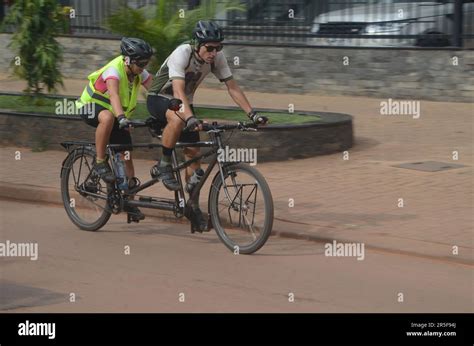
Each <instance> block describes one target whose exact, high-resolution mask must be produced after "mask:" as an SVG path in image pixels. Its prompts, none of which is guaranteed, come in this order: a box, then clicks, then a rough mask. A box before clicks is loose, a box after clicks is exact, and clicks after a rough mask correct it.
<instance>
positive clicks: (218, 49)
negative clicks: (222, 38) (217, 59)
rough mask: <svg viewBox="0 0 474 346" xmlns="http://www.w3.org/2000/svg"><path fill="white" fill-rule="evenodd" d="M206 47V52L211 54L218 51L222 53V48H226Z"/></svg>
mask: <svg viewBox="0 0 474 346" xmlns="http://www.w3.org/2000/svg"><path fill="white" fill-rule="evenodd" d="M204 47H206V50H207V51H208V52H209V53H210V52H213V51H216V52H220V51H221V50H222V48H224V46H223V45H220V46H206V45H205V46H204Z"/></svg>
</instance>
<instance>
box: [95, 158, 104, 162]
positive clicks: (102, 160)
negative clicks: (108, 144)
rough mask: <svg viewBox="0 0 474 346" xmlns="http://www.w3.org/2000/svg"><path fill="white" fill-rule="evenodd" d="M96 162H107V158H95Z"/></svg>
mask: <svg viewBox="0 0 474 346" xmlns="http://www.w3.org/2000/svg"><path fill="white" fill-rule="evenodd" d="M95 162H97V163H104V162H105V159H95Z"/></svg>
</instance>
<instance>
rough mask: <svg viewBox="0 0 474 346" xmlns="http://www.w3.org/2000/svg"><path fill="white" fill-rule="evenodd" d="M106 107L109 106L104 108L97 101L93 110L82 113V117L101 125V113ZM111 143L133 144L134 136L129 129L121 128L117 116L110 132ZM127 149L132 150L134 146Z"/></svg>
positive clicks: (91, 123)
mask: <svg viewBox="0 0 474 346" xmlns="http://www.w3.org/2000/svg"><path fill="white" fill-rule="evenodd" d="M104 109H107V108H104V107H102V106H101V105H99V104H97V103H95V104H94V107H93V112H92V113H91V114H89V115H87V114H82V113H81V118H82V120H84V121H85V123H86V124H87V125H90V126H92V127H97V125H99V113H100V112H102V111H103V110H104ZM109 143H110V144H122V145H132V136H131V135H130V132H129V131H128V130H125V129H120V128H119V123H118V121H117V118H115V121H114V127H113V128H112V132H111V133H110V138H109ZM127 150H130V151H132V150H133V148H130V149H127Z"/></svg>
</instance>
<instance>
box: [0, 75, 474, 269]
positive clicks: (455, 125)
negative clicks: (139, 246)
mask: <svg viewBox="0 0 474 346" xmlns="http://www.w3.org/2000/svg"><path fill="white" fill-rule="evenodd" d="M0 77H1V76H0ZM65 85H67V86H68V90H66V91H63V90H61V91H60V93H64V94H78V93H79V92H80V91H81V89H82V86H83V85H82V81H76V80H66V81H65ZM21 89H22V84H21V82H17V81H6V82H5V81H2V83H1V87H0V90H3V91H20V90H21ZM247 95H248V97H249V100H250V101H251V103H252V104H253V105H254V106H255V107H262V108H278V109H287V108H288V104H289V103H293V104H294V105H295V109H297V110H311V111H315V110H316V111H317V110H321V111H328V112H342V113H349V114H351V115H353V116H354V134H355V145H354V147H353V148H352V149H351V150H350V152H349V154H350V157H349V160H343V157H342V153H339V154H334V155H327V156H319V157H315V158H310V159H305V160H295V161H287V162H274V163H262V164H258V165H257V167H256V168H257V169H258V170H260V172H261V173H262V174H263V175H264V176H265V178H266V179H267V181H268V183H269V185H270V188H271V191H272V194H273V199H274V203H275V223H274V230H275V234H277V235H280V236H285V237H296V238H303V239H311V240H315V241H322V242H332V240H333V239H336V240H337V241H348V242H363V243H365V246H366V247H371V248H375V249H381V251H390V252H395V253H403V254H410V255H415V256H426V257H429V258H435V259H440V260H447V261H451V262H458V263H465V264H471V265H472V263H473V261H472V259H473V257H472V256H473V251H472V250H473V228H474V227H473V226H474V218H473V215H474V213H473V211H474V210H473V171H472V166H473V163H474V162H473V161H474V157H473V144H474V143H473V117H474V109H473V105H472V104H463V103H446V102H443V103H437V102H429V101H426V102H425V101H421V117H420V118H419V119H413V118H412V117H409V116H382V115H380V102H381V101H386V100H381V99H371V98H360V97H357V98H356V97H328V96H325V97H321V96H316V95H285V94H281V95H275V94H266V93H255V92H249V93H247ZM195 100H196V102H197V104H213V105H232V101H231V99H230V97H229V96H228V94H227V93H226V92H225V91H223V90H211V89H200V90H199V91H198V93H197V95H196V98H195ZM17 150H19V151H20V152H21V155H22V156H21V160H15V151H17ZM454 150H456V151H458V152H459V160H457V161H453V160H452V152H453V151H454ZM65 155H66V152H65V151H64V152H57V151H46V152H42V153H34V152H31V151H30V150H29V149H27V148H15V147H6V148H1V149H0V159H1V162H2V164H1V165H0V191H1V192H0V197H4V198H18V199H27V200H42V201H52V202H53V201H54V202H59V203H60V198H59V170H60V165H61V162H62V160H63V159H64V157H65ZM419 161H440V162H444V163H456V164H461V165H465V167H463V168H458V169H452V170H445V171H440V172H422V171H416V170H408V169H402V168H395V167H393V166H394V165H397V164H400V163H409V162H419ZM151 165H152V161H148V160H136V161H135V166H136V171H137V176H138V177H139V178H140V179H142V180H145V179H148V177H149V169H150V167H151ZM153 188H154V189H155V190H153V189H150V194H152V193H153V192H155V193H156V194H158V195H163V192H164V188H163V187H162V186H161V184H159V185H156V186H155V187H153ZM147 191H148V190H147ZM399 198H403V201H404V207H403V208H399V207H398V200H399ZM289 199H293V200H294V207H289ZM206 200H207V195H206V193H202V194H201V203H202V205H204V203H205V201H206ZM115 217H123V219H124V220H125V217H124V216H123V215H119V216H115ZM131 227H137V226H134V225H132V226H131ZM186 227H187V226H186ZM453 246H457V247H458V249H459V254H458V255H453ZM387 269H388V270H400V268H387Z"/></svg>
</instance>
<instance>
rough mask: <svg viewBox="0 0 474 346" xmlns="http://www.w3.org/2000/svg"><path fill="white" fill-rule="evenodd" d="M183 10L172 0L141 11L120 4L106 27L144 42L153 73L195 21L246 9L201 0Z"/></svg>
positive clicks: (227, 0) (232, 1) (229, 0)
mask: <svg viewBox="0 0 474 346" xmlns="http://www.w3.org/2000/svg"><path fill="white" fill-rule="evenodd" d="M183 7H184V6H180V3H179V2H177V1H173V0H157V4H156V5H154V6H146V7H142V8H140V9H132V8H130V7H127V6H126V5H123V6H122V7H121V8H120V9H119V10H118V11H117V12H115V13H114V14H113V15H111V16H110V17H109V18H108V21H107V27H108V29H109V30H111V31H112V32H115V33H118V34H121V35H123V36H128V37H137V38H141V39H143V40H145V41H147V42H148V43H149V44H150V45H151V46H152V47H153V48H154V51H155V55H154V60H153V61H152V63H151V65H150V68H149V69H150V70H151V71H152V72H156V70H158V68H159V66H161V64H162V63H163V62H164V61H165V60H166V58H167V57H168V55H169V54H171V52H172V51H173V50H174V49H175V48H176V47H177V46H178V45H179V44H181V43H183V42H185V41H188V40H190V39H191V34H192V30H193V28H194V26H195V25H196V22H197V21H198V20H210V19H212V18H214V17H215V15H216V14H217V12H218V11H224V12H225V11H231V10H236V11H244V10H245V6H244V5H241V4H240V2H239V1H238V0H224V1H222V0H221V1H216V0H204V1H202V5H201V6H199V7H197V8H195V9H192V10H187V11H180V10H179V8H183Z"/></svg>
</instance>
